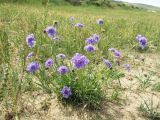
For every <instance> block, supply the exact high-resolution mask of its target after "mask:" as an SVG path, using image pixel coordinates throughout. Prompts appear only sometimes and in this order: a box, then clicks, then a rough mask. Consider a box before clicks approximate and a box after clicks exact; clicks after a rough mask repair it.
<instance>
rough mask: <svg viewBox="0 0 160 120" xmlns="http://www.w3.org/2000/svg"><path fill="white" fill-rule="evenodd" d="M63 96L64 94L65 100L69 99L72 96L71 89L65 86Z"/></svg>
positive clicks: (62, 90)
mask: <svg viewBox="0 0 160 120" xmlns="http://www.w3.org/2000/svg"><path fill="white" fill-rule="evenodd" d="M61 94H62V96H63V98H66V99H67V98H69V97H70V96H71V95H72V92H71V89H70V87H67V86H64V87H63V88H62V89H61Z"/></svg>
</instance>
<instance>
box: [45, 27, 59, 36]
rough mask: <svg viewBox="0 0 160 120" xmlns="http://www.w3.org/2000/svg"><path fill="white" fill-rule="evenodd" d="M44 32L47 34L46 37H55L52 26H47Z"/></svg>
mask: <svg viewBox="0 0 160 120" xmlns="http://www.w3.org/2000/svg"><path fill="white" fill-rule="evenodd" d="M45 32H46V33H47V35H48V37H50V38H53V37H54V36H55V35H56V33H57V32H56V28H55V27H53V26H49V27H47V28H46V29H45Z"/></svg>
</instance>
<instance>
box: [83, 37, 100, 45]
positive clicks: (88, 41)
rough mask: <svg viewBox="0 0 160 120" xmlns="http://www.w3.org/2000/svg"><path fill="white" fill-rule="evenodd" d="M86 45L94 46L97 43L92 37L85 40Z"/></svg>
mask: <svg viewBox="0 0 160 120" xmlns="http://www.w3.org/2000/svg"><path fill="white" fill-rule="evenodd" d="M85 43H86V44H92V45H94V44H96V43H97V41H95V40H94V39H93V38H92V37H89V38H87V39H86V40H85Z"/></svg>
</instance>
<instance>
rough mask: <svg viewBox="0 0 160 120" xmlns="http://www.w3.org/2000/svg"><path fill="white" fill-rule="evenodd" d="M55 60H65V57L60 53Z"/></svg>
mask: <svg viewBox="0 0 160 120" xmlns="http://www.w3.org/2000/svg"><path fill="white" fill-rule="evenodd" d="M56 58H58V59H65V58H66V56H65V54H62V53H60V54H58V55H57V56H56Z"/></svg>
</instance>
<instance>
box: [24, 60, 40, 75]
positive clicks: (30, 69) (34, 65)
mask: <svg viewBox="0 0 160 120" xmlns="http://www.w3.org/2000/svg"><path fill="white" fill-rule="evenodd" d="M38 69H39V64H38V63H37V62H31V63H29V64H28V65H27V69H26V70H27V71H28V72H30V73H34V72H35V71H37V70H38Z"/></svg>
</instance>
